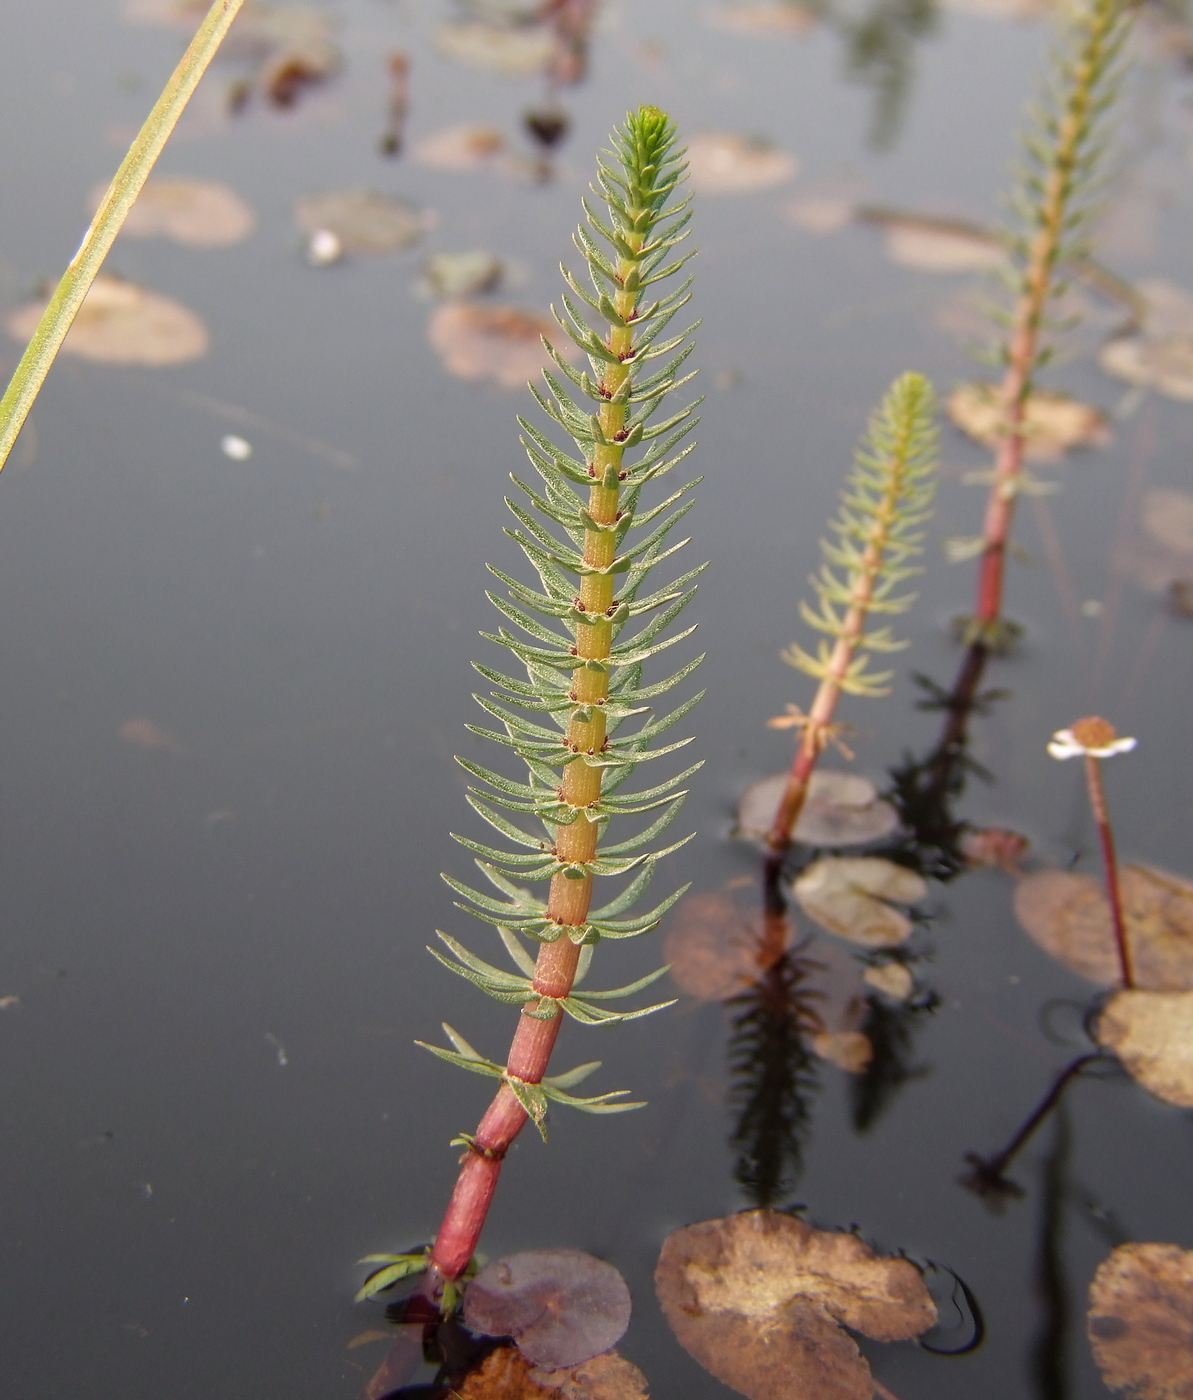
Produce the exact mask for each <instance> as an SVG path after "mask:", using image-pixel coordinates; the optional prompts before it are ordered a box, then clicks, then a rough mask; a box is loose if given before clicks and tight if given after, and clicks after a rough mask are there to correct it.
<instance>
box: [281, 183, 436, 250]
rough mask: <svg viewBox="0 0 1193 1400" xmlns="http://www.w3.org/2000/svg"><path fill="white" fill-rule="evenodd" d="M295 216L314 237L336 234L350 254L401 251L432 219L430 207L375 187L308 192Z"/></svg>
mask: <svg viewBox="0 0 1193 1400" xmlns="http://www.w3.org/2000/svg"><path fill="white" fill-rule="evenodd" d="M294 218H295V220H296V221H297V223H298V226H299V228H300V229H302V231H303V232H304V233H305V234H306V235H307V236H308V238H310V239H311V240H312V246H313V241H314V240H315V239H316V238H318V237H319V236H321V235H324V234H329V233H330V234H332V235H334V237H335V238H336V239H338V240H339V251H340V252H343V253H347V254H349V255H357V256H359V255H368V254H381V253H399V252H401V251H402V249H404V248H409V247H410V246H411V245H412V244H414V243H417V242H418V240H419V239H420V238H421V237H422V236H423V234H424V233H426V231H427V229H428V227H430V224H431V222H432V220H431V217H430V216H429V215H428V214H427V212H426V211H421V210H418V209H412V208H411V207H410V206H409V205H408V204H403V203H401V201H400V200H396V199H390V198H388V196H386V195H383V194H378V193H377V192H376V191H375V190H342V191H338V192H334V193H329V194H308V195H304V196H303V198H302V199H300V200H299V201H298V203H297V204H296V205H295V206H294Z"/></svg>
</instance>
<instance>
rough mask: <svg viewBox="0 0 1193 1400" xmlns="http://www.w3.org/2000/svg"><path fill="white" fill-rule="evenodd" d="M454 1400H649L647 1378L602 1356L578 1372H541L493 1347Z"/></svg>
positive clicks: (513, 1352) (512, 1352)
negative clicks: (494, 1349) (457, 1399)
mask: <svg viewBox="0 0 1193 1400" xmlns="http://www.w3.org/2000/svg"><path fill="white" fill-rule="evenodd" d="M454 1393H455V1395H456V1396H458V1397H459V1400H648V1394H649V1392H648V1390H647V1385H646V1377H645V1376H644V1375H643V1374H642V1372H641V1371H640V1370H639V1369H638V1368H637V1366H635V1365H633V1364H632V1363H631V1362H629V1361H627V1360H626V1359H625V1357H624V1356H618V1354H617V1353H616V1352H615V1351H608V1352H605V1353H604V1354H603V1355H601V1356H596V1357H594V1358H593V1359H592V1360H591V1361H586V1362H584V1363H583V1364H581V1365H579V1366H573V1367H571V1368H569V1369H566V1370H562V1371H558V1370H557V1371H545V1370H541V1369H539V1368H538V1367H534V1366H531V1364H530V1362H528V1361H527V1360H526V1359H525V1358H524V1357H523V1356H522V1354H521V1352H519V1351H518V1349H517V1347H498V1348H497V1349H496V1351H492V1352H490V1353H489V1355H488V1356H487V1357H486V1358H485V1359H484V1361H483V1362H482V1364H481V1365H480V1366H479V1367H478V1368H477V1369H476V1370H475V1371H473V1372H471V1374H469V1375H468V1376H467V1377H465V1379H464V1380H463V1381H462V1382H461V1383H460V1384H459V1385H458V1386H457V1387H454Z"/></svg>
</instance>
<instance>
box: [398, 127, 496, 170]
mask: <svg viewBox="0 0 1193 1400" xmlns="http://www.w3.org/2000/svg"><path fill="white" fill-rule="evenodd" d="M505 150H506V142H505V136H504V135H503V134H502V133H501V132H500V131H498V130H497V128H496V127H492V126H478V125H476V124H475V123H465V124H463V125H460V126H449V127H445V128H444V129H443V130H442V131H433V132H431V134H430V135H428V136H424V137H423V139H422V140H421V141H419V142H418V144H417V145H416V146H415V148H414V152H413V155H414V159H415V160H416V161H417V162H418V164H419V165H425V166H428V167H429V168H430V169H432V170H457V171H468V170H484V169H486V168H491V167H492V166H493V164H494V162H495V161H497V160H498V159H499V158H500V157H501V156H503V155H504V154H505Z"/></svg>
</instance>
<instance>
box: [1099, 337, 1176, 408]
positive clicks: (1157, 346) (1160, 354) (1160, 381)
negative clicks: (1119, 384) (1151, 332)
mask: <svg viewBox="0 0 1193 1400" xmlns="http://www.w3.org/2000/svg"><path fill="white" fill-rule="evenodd" d="M1098 364H1099V366H1100V367H1101V368H1102V369H1103V370H1104V371H1105V373H1107V374H1109V375H1110V376H1111V377H1112V378H1114V379H1122V380H1125V381H1126V382H1127V383H1128V384H1134V385H1135V386H1136V387H1137V388H1141V389H1154V390H1155V391H1156V393H1158V394H1163V395H1164V397H1165V398H1169V399H1177V400H1178V401H1180V402H1182V403H1193V336H1187V335H1166V336H1161V337H1159V338H1157V339H1152V338H1150V337H1146V336H1123V337H1120V338H1119V339H1117V340H1111V341H1108V342H1107V343H1106V345H1104V346H1103V347H1102V351H1101V353H1100V354H1099V355H1098Z"/></svg>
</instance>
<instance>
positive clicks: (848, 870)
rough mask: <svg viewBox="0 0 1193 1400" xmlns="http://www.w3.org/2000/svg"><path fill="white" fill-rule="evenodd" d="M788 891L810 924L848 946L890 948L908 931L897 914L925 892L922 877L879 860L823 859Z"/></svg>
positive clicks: (909, 925)
mask: <svg viewBox="0 0 1193 1400" xmlns="http://www.w3.org/2000/svg"><path fill="white" fill-rule="evenodd" d="M792 892H793V893H794V895H795V897H796V899H797V900H798V901H799V904H800V908H801V909H803V911H804V913H805V914H807V915H808V917H809V918H810V919H815V921H816V922H817V923H818V924H819V925H820V926H821V928H826V929H828V931H829V932H830V933H835V934H836V935H837V936H838V937H839V938H847V939H849V941H850V942H851V943H861V944H863V945H864V946H865V947H867V948H892V947H894V946H895V945H896V944H897V943H902V942H903V941H904V939H906V938H907V937H908V936H909V935H910V934H911V930H912V922H911V920H910V919H909V918H908V917H907V915H906V914H904V913H903V911H902V910H900V909H895V908H892V906H891V905H890V904H889V903H887V901H888V900H893V901H895V903H898V904H915V903H916V902H917V901H918V900H921V899H923V898H924V897H925V896H926V895H927V893H928V886H927V885H926V884H925V882H924V880H923V878H922V876H920V875H917V874H916V872H915V871H914V870H908V868H907V867H906V866H905V865H896V864H895V863H894V861H890V860H882V859H881V858H880V857H878V856H826V857H825V858H824V859H823V860H818V861H816V862H815V863H814V864H812V865H810V866H808V868H807V870H805V871H804V872H803V874H802V875H801V876H800V877H799V879H797V880H796V882H795V884H794V885H793V886H792Z"/></svg>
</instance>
